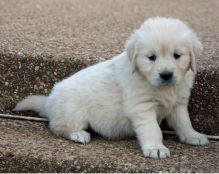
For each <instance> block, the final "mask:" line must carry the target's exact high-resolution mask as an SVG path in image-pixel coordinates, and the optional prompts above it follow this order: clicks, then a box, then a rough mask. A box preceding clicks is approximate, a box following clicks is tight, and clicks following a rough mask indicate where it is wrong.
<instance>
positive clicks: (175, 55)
mask: <svg viewBox="0 0 219 174" xmlns="http://www.w3.org/2000/svg"><path fill="white" fill-rule="evenodd" d="M173 56H174V58H175V59H179V58H180V57H181V55H180V54H177V53H174V54H173Z"/></svg>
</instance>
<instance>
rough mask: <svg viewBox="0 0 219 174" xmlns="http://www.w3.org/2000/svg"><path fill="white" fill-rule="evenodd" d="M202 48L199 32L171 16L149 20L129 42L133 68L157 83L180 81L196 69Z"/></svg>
mask: <svg viewBox="0 0 219 174" xmlns="http://www.w3.org/2000/svg"><path fill="white" fill-rule="evenodd" d="M201 50H202V45H201V43H200V42H199V40H198V38H197V36H196V35H195V33H194V32H193V31H192V30H191V29H189V28H188V27H187V26H186V25H185V24H184V23H182V22H181V21H179V20H176V19H170V18H154V19H149V20H148V21H146V22H145V23H144V24H143V25H142V26H141V28H140V29H139V30H137V31H136V32H135V33H134V34H133V35H132V36H131V39H130V40H129V41H128V42H127V53H128V56H129V57H130V60H131V64H132V66H133V71H136V72H138V73H140V74H141V75H143V76H144V77H145V78H147V80H148V81H149V82H150V83H151V84H152V85H154V86H172V85H176V84H179V83H180V81H181V80H182V79H183V77H184V75H185V74H186V72H187V71H188V70H190V69H191V70H192V71H193V72H195V71H196V67H195V56H196V55H197V54H199V53H200V51H201Z"/></svg>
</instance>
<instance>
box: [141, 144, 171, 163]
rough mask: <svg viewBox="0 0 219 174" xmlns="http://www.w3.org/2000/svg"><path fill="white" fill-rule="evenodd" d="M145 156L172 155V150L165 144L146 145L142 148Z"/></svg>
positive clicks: (163, 156) (160, 156)
mask: <svg viewBox="0 0 219 174" xmlns="http://www.w3.org/2000/svg"><path fill="white" fill-rule="evenodd" d="M142 150H143V153H144V156H145V157H150V158H156V159H158V158H160V159H161V158H166V157H169V156H170V151H169V149H168V148H166V147H165V146H164V145H162V144H161V145H154V146H144V147H143V148H142Z"/></svg>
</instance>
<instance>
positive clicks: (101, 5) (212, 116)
mask: <svg viewBox="0 0 219 174" xmlns="http://www.w3.org/2000/svg"><path fill="white" fill-rule="evenodd" d="M0 6H1V7H2V8H1V10H0V112H1V113H11V109H12V108H13V107H14V105H15V103H16V102H17V101H18V100H20V99H22V98H23V97H25V96H26V95H29V94H48V92H49V91H50V89H51V87H52V85H53V84H54V83H55V82H57V81H59V80H60V79H62V78H64V77H66V76H68V75H70V74H73V73H74V72H76V71H78V70H80V69H81V68H83V67H86V66H88V65H90V64H93V63H95V62H99V61H102V60H105V59H109V58H111V57H112V56H114V55H116V54H118V53H120V52H122V50H123V45H124V43H125V40H126V39H127V37H128V36H129V35H130V33H131V32H132V31H133V30H134V29H135V28H138V27H139V25H140V24H141V23H142V22H143V21H144V20H145V19H146V18H148V17H151V16H171V17H177V18H180V19H182V20H184V21H186V22H187V23H188V24H189V25H190V26H191V27H192V28H194V29H195V31H197V33H198V35H199V36H200V37H201V38H202V41H203V45H204V52H203V54H202V55H201V56H200V57H199V58H198V60H197V62H198V77H197V81H196V85H195V89H194V90H193V94H192V98H191V104H190V106H189V109H190V113H191V118H192V121H193V125H194V127H195V128H196V129H197V130H199V131H202V132H204V133H207V134H219V126H218V125H219V97H218V96H219V83H218V79H219V72H218V67H219V61H218V58H219V57H218V55H219V49H218V48H219V34H218V33H219V22H218V15H219V11H218V9H219V1H218V0H208V1H206V0H199V1H197V2H196V1H193V0H178V1H172V0H165V1H163V0H154V1H150V0H138V1H135V0H126V1H123V0H116V1H114V0H106V1H102V0H65V1H64V2H63V1H61V0H20V1H19V2H18V1H16V0H1V1H0ZM19 114H28V115H29V114H31V115H33V114H32V113H29V112H28V113H19Z"/></svg>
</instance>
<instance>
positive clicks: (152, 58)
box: [148, 55, 157, 61]
mask: <svg viewBox="0 0 219 174" xmlns="http://www.w3.org/2000/svg"><path fill="white" fill-rule="evenodd" d="M156 58H157V57H156V56H155V55H151V56H149V57H148V59H149V60H150V61H155V60H156Z"/></svg>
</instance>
